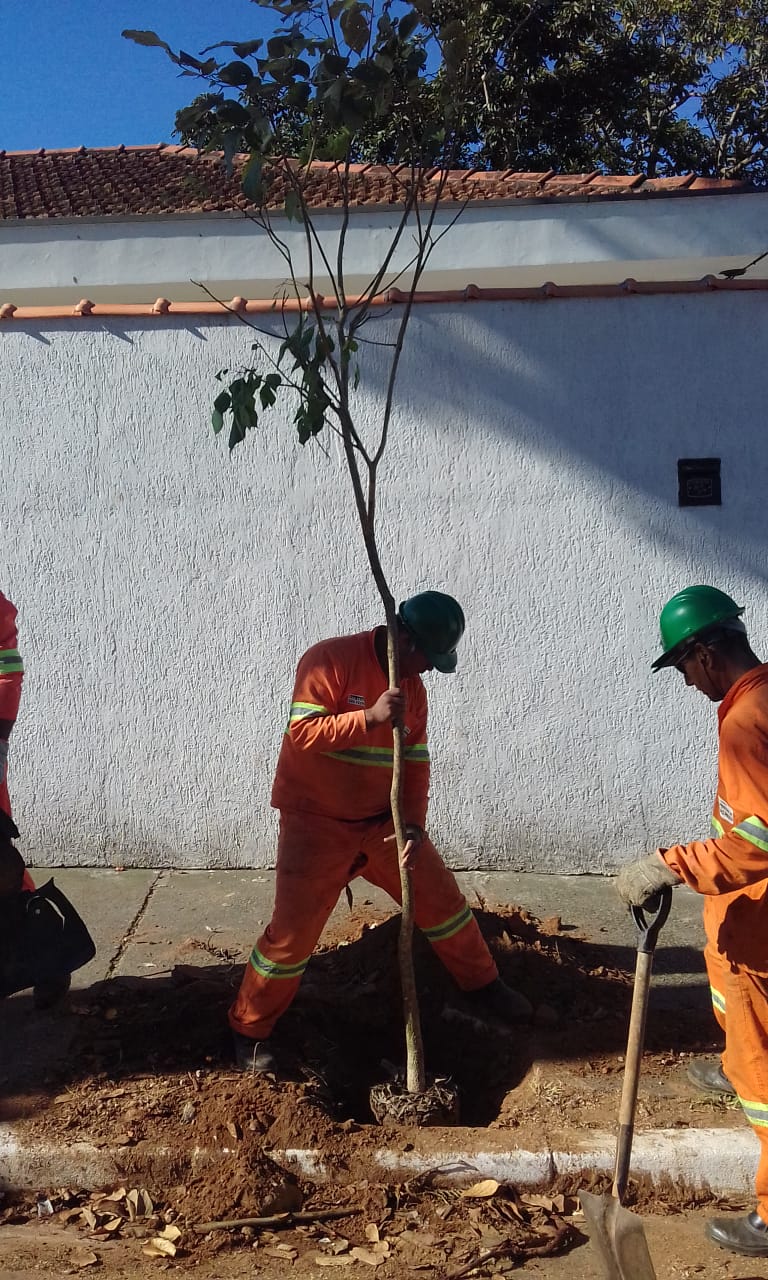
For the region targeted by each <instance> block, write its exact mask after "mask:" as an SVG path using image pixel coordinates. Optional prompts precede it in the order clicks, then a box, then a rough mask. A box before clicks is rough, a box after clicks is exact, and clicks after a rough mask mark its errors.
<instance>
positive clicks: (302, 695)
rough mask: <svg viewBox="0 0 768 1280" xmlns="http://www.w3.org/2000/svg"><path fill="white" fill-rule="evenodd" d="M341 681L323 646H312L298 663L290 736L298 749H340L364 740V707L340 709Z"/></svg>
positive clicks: (289, 725)
mask: <svg viewBox="0 0 768 1280" xmlns="http://www.w3.org/2000/svg"><path fill="white" fill-rule="evenodd" d="M340 691H341V681H340V678H339V675H338V673H337V671H336V668H335V666H334V664H333V662H332V661H331V660H330V658H329V656H328V654H327V653H325V652H324V651H323V648H322V646H318V645H316V646H315V647H314V648H312V649H309V650H308V652H307V653H305V654H304V657H303V658H302V659H301V662H300V663H299V666H298V670H297V672H296V684H295V685H294V689H293V699H292V702H291V712H290V716H289V718H288V729H287V732H288V736H289V737H290V739H291V742H292V743H293V745H294V746H295V747H296V748H297V750H299V751H338V750H339V749H340V748H342V747H354V746H356V745H357V744H358V743H360V742H363V741H364V739H365V735H366V732H367V730H366V724H365V710H364V709H362V708H361V709H360V710H355V711H342V712H340V713H339V712H337V710H336V708H337V707H338V705H339V696H340Z"/></svg>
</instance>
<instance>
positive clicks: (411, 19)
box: [397, 13, 421, 40]
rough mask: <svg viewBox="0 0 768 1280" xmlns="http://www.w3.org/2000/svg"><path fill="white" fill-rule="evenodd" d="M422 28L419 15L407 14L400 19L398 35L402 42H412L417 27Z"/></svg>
mask: <svg viewBox="0 0 768 1280" xmlns="http://www.w3.org/2000/svg"><path fill="white" fill-rule="evenodd" d="M420 26H421V18H420V17H419V15H418V14H417V13H406V14H404V16H403V17H402V18H401V19H400V22H399V24H398V28H397V30H398V34H399V36H400V39H401V40H410V38H411V36H412V35H413V33H414V31H415V30H416V29H417V27H420Z"/></svg>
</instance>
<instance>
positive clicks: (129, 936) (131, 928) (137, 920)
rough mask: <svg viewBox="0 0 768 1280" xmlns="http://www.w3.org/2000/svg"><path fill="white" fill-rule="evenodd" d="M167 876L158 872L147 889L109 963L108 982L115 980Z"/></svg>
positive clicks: (162, 872)
mask: <svg viewBox="0 0 768 1280" xmlns="http://www.w3.org/2000/svg"><path fill="white" fill-rule="evenodd" d="M165 874H166V873H165V872H164V871H158V873H157V875H156V876H155V878H154V880H153V881H152V882H151V884H150V885H149V888H148V889H147V892H146V893H145V895H144V900H143V902H142V903H141V904H140V906H139V909H138V911H137V912H136V915H135V916H134V917H133V919H132V921H131V923H130V924H129V925H128V928H127V929H126V931H125V933H124V934H123V936H122V938H121V939H120V945H119V946H118V948H117V951H116V952H115V954H114V955H113V957H112V959H111V960H110V962H109V968H108V969H107V974H106V977H107V980H109V979H110V978H114V976H115V973H116V971H117V966H118V965H119V963H120V961H121V960H122V958H123V956H124V955H125V951H126V948H127V947H128V945H129V943H130V942H131V941H132V940H133V937H134V934H135V933H136V930H137V928H138V927H139V925H140V924H141V922H142V920H143V919H144V916H145V915H146V912H147V908H148V906H149V904H150V902H151V901H152V898H153V897H154V894H155V890H156V889H157V888H158V886H159V884H160V883H161V881H162V880H163V878H164V876H165Z"/></svg>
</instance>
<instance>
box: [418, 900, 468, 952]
mask: <svg viewBox="0 0 768 1280" xmlns="http://www.w3.org/2000/svg"><path fill="white" fill-rule="evenodd" d="M471 919H472V911H471V909H470V907H468V906H467V904H466V902H465V903H464V906H463V907H462V908H461V911H457V912H456V915H455V916H451V918H450V920H444V921H443V922H442V924H434V925H433V926H432V928H431V929H422V930H421V932H422V933H423V934H424V937H425V938H428V939H429V941H430V942H445V940H446V939H447V938H452V937H453V936H454V934H456V933H458V932H459V930H460V929H463V928H464V927H465V925H468V924H469V922H470V921H471Z"/></svg>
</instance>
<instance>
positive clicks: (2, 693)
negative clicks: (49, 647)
mask: <svg viewBox="0 0 768 1280" xmlns="http://www.w3.org/2000/svg"><path fill="white" fill-rule="evenodd" d="M23 680H24V663H23V662H22V660H21V654H20V653H19V650H18V635H17V632H16V606H15V605H13V604H11V602H10V600H8V599H7V598H6V596H4V595H3V593H2V591H0V813H2V814H3V815H5V818H6V819H7V821H2V819H1V818H0V841H1V842H2V845H3V847H4V848H5V847H6V846H7V844H8V843H9V842H10V840H12V839H15V836H16V835H17V834H18V832H16V828H15V826H14V823H13V816H12V813H11V798H10V796H9V794H8V740H9V738H10V736H11V732H12V730H13V726H14V725H15V723H16V717H17V716H18V714H19V704H20V702H21V686H22V682H23ZM3 836H4V837H5V839H2V837H3ZM18 857H19V855H18V854H16V857H15V858H14V857H12V856H11V855H10V854H9V853H6V855H5V858H4V860H3V874H2V882H3V884H4V885H7V886H8V887H9V888H10V887H11V886H12V885H15V879H16V873H15V870H12V869H11V867H12V866H13V867H15V866H16V865H17V864H16V859H17V858H18ZM22 885H23V887H24V888H25V889H34V887H35V886H34V883H33V881H32V878H31V876H30V875H29V872H28V871H27V870H26V869H24V870H23V871H22V872H21V875H20V877H19V885H18V886H16V887H18V888H19V889H20V888H21V887H22Z"/></svg>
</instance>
